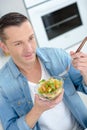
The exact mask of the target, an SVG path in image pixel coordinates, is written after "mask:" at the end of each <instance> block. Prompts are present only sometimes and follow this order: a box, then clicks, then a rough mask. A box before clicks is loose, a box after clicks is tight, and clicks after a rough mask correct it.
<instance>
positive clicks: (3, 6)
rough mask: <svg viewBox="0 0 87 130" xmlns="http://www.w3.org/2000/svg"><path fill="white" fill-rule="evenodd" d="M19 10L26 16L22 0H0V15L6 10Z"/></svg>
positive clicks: (6, 11)
mask: <svg viewBox="0 0 87 130" xmlns="http://www.w3.org/2000/svg"><path fill="white" fill-rule="evenodd" d="M13 11H16V12H20V13H23V14H24V15H26V16H27V13H26V9H25V6H24V1H23V0H0V17H1V16H2V15H4V14H5V13H8V12H13Z"/></svg>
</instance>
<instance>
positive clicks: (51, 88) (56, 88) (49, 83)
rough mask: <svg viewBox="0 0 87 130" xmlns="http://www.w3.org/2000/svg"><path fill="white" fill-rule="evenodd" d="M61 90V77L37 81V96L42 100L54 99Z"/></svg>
mask: <svg viewBox="0 0 87 130" xmlns="http://www.w3.org/2000/svg"><path fill="white" fill-rule="evenodd" d="M62 90H63V79H62V78H61V77H58V76H56V77H50V78H49V79H47V80H45V79H42V80H40V81H39V83H38V86H37V88H36V92H37V94H38V95H39V96H40V97H41V98H42V99H49V100H52V99H55V98H56V97H57V96H58V95H59V94H60V93H62Z"/></svg>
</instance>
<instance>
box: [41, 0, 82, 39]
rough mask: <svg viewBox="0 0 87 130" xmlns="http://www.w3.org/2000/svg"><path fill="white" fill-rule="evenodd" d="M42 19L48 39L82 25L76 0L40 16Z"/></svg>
mask: <svg viewBox="0 0 87 130" xmlns="http://www.w3.org/2000/svg"><path fill="white" fill-rule="evenodd" d="M42 21H43V24H44V27H45V31H46V33H47V36H48V40H51V39H53V38H55V37H57V36H59V35H61V34H64V33H65V32H68V31H70V30H72V29H74V28H76V27H78V26H80V25H82V20H81V17H80V14H79V11H78V6H77V3H76V2H75V3H73V4H71V5H69V6H67V7H64V8H62V9H59V10H57V11H54V12H52V13H49V14H46V15H44V16H42Z"/></svg>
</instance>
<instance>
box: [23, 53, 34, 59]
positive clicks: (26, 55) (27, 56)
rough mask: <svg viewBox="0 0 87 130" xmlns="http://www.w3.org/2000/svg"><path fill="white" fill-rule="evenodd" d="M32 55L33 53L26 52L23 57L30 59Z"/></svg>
mask: <svg viewBox="0 0 87 130" xmlns="http://www.w3.org/2000/svg"><path fill="white" fill-rule="evenodd" d="M33 56H34V53H28V54H25V55H24V56H23V57H24V58H27V59H31V58H33Z"/></svg>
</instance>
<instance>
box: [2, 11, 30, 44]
mask: <svg viewBox="0 0 87 130" xmlns="http://www.w3.org/2000/svg"><path fill="white" fill-rule="evenodd" d="M27 20H28V18H27V17H26V16H24V15H23V14H20V13H17V12H11V13H8V14H5V15H4V16H2V17H1V18H0V40H1V41H3V42H4V41H5V40H6V35H5V34H4V29H5V28H7V27H10V26H20V25H21V24H22V23H23V22H25V21H27Z"/></svg>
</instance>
